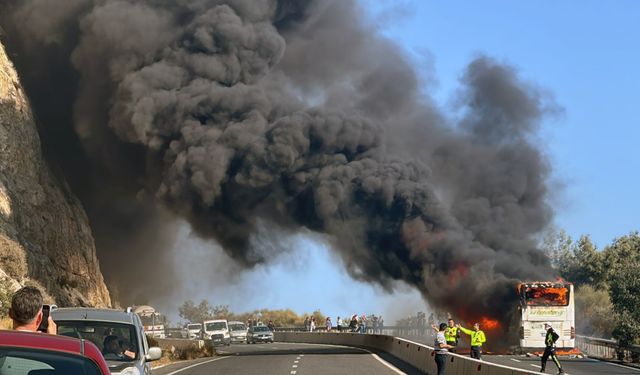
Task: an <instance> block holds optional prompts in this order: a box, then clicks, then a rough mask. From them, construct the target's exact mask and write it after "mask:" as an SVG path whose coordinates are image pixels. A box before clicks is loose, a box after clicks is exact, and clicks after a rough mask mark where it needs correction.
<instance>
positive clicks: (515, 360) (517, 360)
mask: <svg viewBox="0 0 640 375" xmlns="http://www.w3.org/2000/svg"><path fill="white" fill-rule="evenodd" d="M509 359H510V360H512V361H514V362H522V361H521V360H519V359H515V358H509Z"/></svg>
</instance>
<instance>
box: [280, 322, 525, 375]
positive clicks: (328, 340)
mask: <svg viewBox="0 0 640 375" xmlns="http://www.w3.org/2000/svg"><path fill="white" fill-rule="evenodd" d="M275 340H276V341H279V342H295V343H307V344H328V345H344V346H353V347H361V348H368V349H373V350H379V351H383V352H387V353H389V354H391V355H393V356H394V357H396V358H398V359H400V360H402V361H404V362H406V363H408V364H410V365H411V366H413V367H415V368H417V369H418V370H420V371H422V372H424V373H426V374H436V372H437V369H436V363H435V358H434V356H435V353H434V350H433V348H432V347H430V346H427V345H424V344H419V343H416V342H413V341H410V340H405V339H402V338H398V337H393V336H386V335H363V334H358V333H309V332H275ZM447 360H448V362H447V370H446V373H447V374H448V375H533V374H537V372H529V371H526V370H522V369H517V368H513V367H507V366H501V365H497V364H494V363H489V362H484V361H479V360H476V359H472V358H469V357H464V356H461V355H457V354H451V353H450V354H448V358H447Z"/></svg>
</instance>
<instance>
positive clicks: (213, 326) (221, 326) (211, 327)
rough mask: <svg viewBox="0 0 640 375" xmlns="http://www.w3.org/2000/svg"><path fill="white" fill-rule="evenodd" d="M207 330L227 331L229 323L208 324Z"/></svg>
mask: <svg viewBox="0 0 640 375" xmlns="http://www.w3.org/2000/svg"><path fill="white" fill-rule="evenodd" d="M206 328H207V331H222V330H223V329H227V323H225V322H215V323H207V325H206Z"/></svg>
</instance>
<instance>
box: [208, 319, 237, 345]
mask: <svg viewBox="0 0 640 375" xmlns="http://www.w3.org/2000/svg"><path fill="white" fill-rule="evenodd" d="M202 325H203V332H204V339H205V340H211V343H212V344H213V345H216V344H218V345H227V346H228V345H231V334H230V333H229V323H228V322H227V320H226V319H215V320H205V321H204V322H202Z"/></svg>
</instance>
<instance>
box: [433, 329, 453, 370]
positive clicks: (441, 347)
mask: <svg viewBox="0 0 640 375" xmlns="http://www.w3.org/2000/svg"><path fill="white" fill-rule="evenodd" d="M446 329H447V323H440V327H439V328H438V333H436V339H435V342H434V344H433V347H434V349H435V352H436V355H435V360H436V366H437V367H438V375H444V370H445V367H446V366H447V352H448V351H449V350H450V349H453V348H454V346H452V345H449V344H447V339H446V338H445V330H446Z"/></svg>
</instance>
